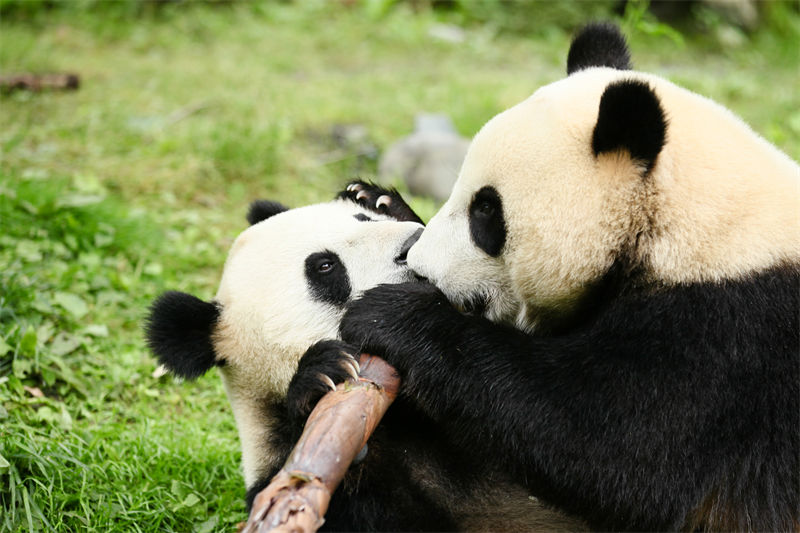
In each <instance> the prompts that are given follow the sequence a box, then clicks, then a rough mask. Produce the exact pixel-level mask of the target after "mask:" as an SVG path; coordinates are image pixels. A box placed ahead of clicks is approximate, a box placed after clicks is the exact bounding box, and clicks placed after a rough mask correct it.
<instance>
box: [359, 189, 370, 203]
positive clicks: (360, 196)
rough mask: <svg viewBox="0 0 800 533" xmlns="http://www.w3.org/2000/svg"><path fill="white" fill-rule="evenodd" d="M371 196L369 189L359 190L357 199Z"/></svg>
mask: <svg viewBox="0 0 800 533" xmlns="http://www.w3.org/2000/svg"><path fill="white" fill-rule="evenodd" d="M368 197H369V193H368V192H367V191H362V190H359V191H358V194H356V201H359V200H363V199H365V198H368Z"/></svg>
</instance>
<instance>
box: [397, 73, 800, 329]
mask: <svg viewBox="0 0 800 533" xmlns="http://www.w3.org/2000/svg"><path fill="white" fill-rule="evenodd" d="M637 84H638V85H637ZM617 87H620V88H621V89H622V90H621V91H619V92H623V91H625V96H626V97H629V96H630V95H634V96H636V95H638V94H640V93H642V92H644V91H648V92H649V96H650V98H652V99H654V100H655V103H653V104H651V107H653V106H654V107H655V108H658V107H660V108H661V109H662V110H663V112H664V114H665V115H666V116H665V117H664V118H665V119H666V120H665V124H666V125H665V126H664V125H662V131H664V130H665V132H666V135H665V140H664V141H663V144H662V143H659V142H658V140H657V139H656V140H652V139H646V140H645V142H643V143H642V144H647V143H649V145H651V146H654V147H655V148H656V151H655V153H653V154H652V158H651V160H650V161H644V160H641V159H637V158H634V157H632V156H631V152H629V151H628V150H627V149H626V148H624V147H622V148H619V149H614V148H613V146H612V147H611V148H608V149H597V148H596V147H595V145H594V144H593V143H594V141H595V137H594V136H595V132H596V129H597V128H598V126H599V125H600V118H599V117H600V115H601V114H600V113H599V110H600V108H601V106H602V105H604V104H606V103H608V102H611V104H609V106H608V107H607V108H605V109H608V108H609V107H610V108H612V110H613V114H611V115H603V116H604V117H605V118H606V120H605V122H604V123H603V126H605V127H606V128H610V129H611V130H612V131H611V133H610V135H611V136H614V135H622V136H624V135H626V134H627V133H626V132H627V131H637V133H636V134H634V135H632V138H631V137H629V138H625V139H623V142H630V143H633V145H634V146H636V144H637V142H638V140H639V137H637V135H639V136H641V137H646V136H647V135H648V134H649V133H650V131H649V129H648V128H649V125H648V124H647V123H642V121H639V123H638V124H635V128H634V127H632V126H631V128H632V129H631V130H626V128H628V127H629V126H627V125H624V126H619V124H623V123H624V124H627V123H626V122H624V121H626V120H628V121H631V120H633V121H636V120H637V118H636V117H637V115H636V113H631V112H628V111H627V109H630V106H631V105H636V104H637V103H638V102H636V101H635V98H634V100H633V101H632V100H628V99H624V100H622V101H621V103H620V104H619V105H616V106H615V105H614V101H613V100H612V99H610V98H609V99H606V98H605V97H606V95H607V94H610V93H613V92H614V91H609V90H608V89H609V88H611V89H615V88H617ZM643 88H644V90H642V89H643ZM645 96H647V95H645ZM616 113H619V114H620V115H622V116H619V117H618V116H617V115H616ZM626 113H628V115H627V116H626V115H625V114H626ZM636 128H638V129H636ZM657 128H658V125H657V124H654V125H653V130H656V129H657ZM601 131H603V132H605V130H601ZM662 138H663V137H662ZM601 140H602V139H601ZM797 176H798V168H797V165H796V164H795V163H793V162H792V161H791V160H790V159H789V158H788V157H786V156H785V155H784V154H782V153H780V152H779V151H778V150H777V149H775V148H774V147H772V146H770V145H769V144H768V143H766V142H764V141H763V139H761V138H759V137H758V136H757V135H755V134H754V133H753V132H752V131H751V130H750V129H749V128H748V127H747V126H746V125H745V124H743V123H742V122H741V121H740V120H738V119H737V118H736V117H734V116H733V115H732V114H731V113H730V112H729V111H727V110H725V109H724V108H722V107H721V106H719V105H717V104H715V103H714V102H711V101H710V100H707V99H705V98H703V97H701V96H698V95H696V94H694V93H691V92H690V91H687V90H685V89H682V88H680V87H677V86H675V85H673V84H671V83H670V82H668V81H666V80H663V79H661V78H659V77H657V76H653V75H650V74H645V73H641V72H634V71H620V70H615V69H611V68H603V67H599V68H588V69H586V70H582V71H579V72H575V73H573V74H571V75H570V76H568V77H567V78H565V79H563V80H560V81H558V82H555V83H553V84H550V85H547V86H545V87H542V88H540V89H539V90H538V91H536V92H535V93H534V94H533V95H532V96H531V97H530V98H528V99H527V100H525V101H523V102H521V103H520V104H518V105H516V106H514V107H513V108H511V109H509V110H507V111H505V112H503V113H501V114H500V115H498V116H496V117H494V118H493V119H492V120H490V121H489V122H488V123H487V124H486V125H485V126H484V127H483V128H482V129H481V131H480V132H479V133H478V134H477V135H476V137H475V138H474V140H473V142H472V144H471V145H470V148H469V151H468V152H467V156H466V158H465V161H464V164H463V167H462V169H461V173H460V175H459V178H458V180H457V182H456V183H455V185H454V188H453V192H452V194H451V196H450V198H449V199H448V201H447V202H446V204H445V205H444V206H443V207H442V209H441V211H440V212H439V213H438V214H437V215H436V216H434V217H433V219H431V221H430V222H429V223H428V225H427V226H426V229H425V231H424V232H423V234H422V236H421V238H420V239H419V241H418V242H417V243H416V244H415V245H414V246H413V247H412V249H411V251H410V252H409V255H408V262H409V265H410V266H411V267H412V268H413V269H414V270H415V271H416V272H418V273H419V274H420V275H422V276H425V277H427V278H428V279H430V280H431V281H432V282H433V283H435V284H436V285H437V286H438V287H439V288H440V289H441V290H442V291H443V292H444V293H445V294H446V295H447V296H448V298H449V299H450V300H451V301H453V302H454V303H455V304H456V305H461V306H464V307H466V308H470V307H475V306H473V305H470V302H480V304H482V305H479V306H477V307H478V310H480V311H483V312H484V314H485V316H487V317H488V318H490V319H492V320H497V321H504V322H508V323H512V324H515V325H516V326H518V327H520V328H523V329H526V330H534V329H536V328H537V327H538V326H539V325H542V324H544V323H546V322H558V321H559V320H561V319H562V318H569V317H570V316H571V314H573V312H574V311H575V310H576V309H578V308H579V307H580V306H581V305H582V304H583V303H584V302H585V300H584V296H586V295H587V294H588V293H589V291H590V290H591V289H593V288H594V287H597V286H599V285H600V284H601V283H602V282H603V280H604V279H605V276H606V274H607V273H609V272H613V269H614V268H616V266H617V265H618V261H619V259H620V257H621V256H623V255H624V256H625V260H626V261H627V264H626V265H635V266H636V268H637V269H639V270H638V271H639V273H640V274H641V276H642V277H643V279H645V280H651V281H653V282H655V283H663V282H667V283H680V282H687V281H688V282H691V281H698V280H716V279H723V278H736V277H738V276H741V275H746V274H747V273H748V272H750V271H753V270H756V269H763V268H765V267H767V266H769V265H773V264H776V263H779V262H780V261H786V260H794V259H796V258H797V257H798V255H800V246H798V243H800V225H798V224H797V213H798V209H797V191H798V185H799V184H798V180H797Z"/></svg>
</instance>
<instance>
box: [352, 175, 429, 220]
mask: <svg viewBox="0 0 800 533" xmlns="http://www.w3.org/2000/svg"><path fill="white" fill-rule="evenodd" d="M336 197H337V198H340V199H344V200H350V201H352V202H355V203H357V204H358V205H360V206H362V207H364V208H365V209H369V210H370V211H373V212H375V213H378V214H381V215H386V216H390V217H392V218H394V219H395V220H399V221H401V222H417V223H419V224H422V223H423V222H422V219H421V218H419V217H418V216H417V214H416V213H415V212H414V211H413V210H412V209H411V208H410V207H409V206H408V204H407V203H406V201H405V200H403V197H402V196H400V193H399V192H397V190H395V189H386V188H383V187H381V186H380V185H375V184H374V183H371V182H368V181H363V180H357V181H354V182H352V183H350V184H348V185H347V188H345V190H343V191H341V192H340V193H339V194H338V195H337V196H336Z"/></svg>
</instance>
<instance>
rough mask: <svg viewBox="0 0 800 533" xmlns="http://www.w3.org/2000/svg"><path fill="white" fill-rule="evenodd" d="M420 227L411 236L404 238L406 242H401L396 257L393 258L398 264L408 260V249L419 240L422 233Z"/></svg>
mask: <svg viewBox="0 0 800 533" xmlns="http://www.w3.org/2000/svg"><path fill="white" fill-rule="evenodd" d="M422 229H423V228H419V229H418V230H417V231H415V232H414V233H412V234H411V237H409V238H408V239H406V242H404V243H403V246H402V247H401V248H400V253H399V254H398V255H397V257H395V258H394V262H395V263H397V264H398V265H405V264H406V262H407V260H408V251H409V250H410V249H411V247H412V246H414V243H415V242H417V241H418V240H419V236H420V235H422Z"/></svg>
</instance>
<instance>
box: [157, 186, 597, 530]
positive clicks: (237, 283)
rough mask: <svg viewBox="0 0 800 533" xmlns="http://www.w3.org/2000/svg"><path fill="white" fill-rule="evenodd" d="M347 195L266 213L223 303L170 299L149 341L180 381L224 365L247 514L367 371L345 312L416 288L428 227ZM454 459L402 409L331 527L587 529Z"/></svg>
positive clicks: (231, 270) (388, 196) (396, 208)
mask: <svg viewBox="0 0 800 533" xmlns="http://www.w3.org/2000/svg"><path fill="white" fill-rule="evenodd" d="M339 196H340V197H339V199H337V200H335V201H333V202H329V203H325V204H319V205H312V206H308V207H301V208H297V209H291V210H289V209H287V208H285V207H283V206H282V205H280V204H277V203H274V202H268V201H261V202H256V203H254V204H253V206H252V207H251V210H250V213H249V215H248V221H249V222H250V223H251V224H253V225H252V226H251V227H250V228H248V229H247V230H246V231H244V232H243V233H242V234H241V235H240V236H239V237H238V238H237V239H236V241H235V242H234V244H233V246H232V248H231V251H230V255H229V257H228V259H227V261H226V263H225V269H224V272H223V275H222V280H221V282H220V287H219V290H218V292H217V295H216V297H215V299H214V300H213V301H212V302H204V301H202V300H199V299H197V298H195V297H193V296H191V295H188V294H184V293H178V292H168V293H165V294H164V295H162V296H161V297H159V298H158V299H157V300H156V301H155V302H154V304H153V306H152V309H151V312H150V316H149V319H148V326H147V337H148V343H149V345H150V347H151V349H152V350H153V352H154V353H155V354H156V355H157V357H158V359H159V361H160V362H161V363H162V364H164V365H165V366H166V367H167V368H168V369H169V370H171V371H172V372H173V373H175V374H177V375H179V376H183V377H186V378H194V377H198V376H200V375H202V374H203V373H205V372H206V371H207V370H209V369H210V368H211V367H213V366H219V367H220V372H221V374H222V378H223V381H224V383H225V388H226V391H227V394H228V398H229V400H230V403H231V406H232V408H233V412H234V415H235V417H236V424H237V427H238V429H239V436H240V440H241V445H242V463H243V467H244V475H245V483H246V485H247V488H248V497H247V500H248V507H249V506H250V505H251V503H252V499H253V498H254V497H255V495H256V493H257V492H258V491H259V490H260V489H262V488H263V487H265V486H266V485H267V484H268V482H269V480H270V479H271V478H272V476H273V475H274V474H275V473H276V472H277V470H278V469H279V468H280V467H281V466H282V465H283V463H284V461H285V459H286V457H287V456H288V454H289V452H290V451H291V449H292V448H293V446H294V444H295V442H296V441H297V439H298V437H299V436H300V433H301V431H302V428H303V424H304V422H305V419H306V418H307V416H308V414H309V413H310V411H311V409H312V408H313V407H314V405H315V404H316V401H317V400H318V399H319V398H320V397H321V396H322V395H323V394H324V393H325V392H327V391H328V390H330V388H331V387H332V386H333V383H334V382H341V381H343V380H345V379H347V378H348V377H350V376H351V375H353V374H355V373H356V367H357V363H356V362H355V360H354V359H353V358H352V357H351V356H350V355H349V354H350V353H355V347H353V346H351V345H346V344H344V343H342V342H341V341H337V340H332V339H336V337H337V336H338V327H339V321H340V319H341V317H342V314H343V313H344V309H345V305H346V304H347V303H348V302H350V301H351V300H352V299H353V298H355V297H357V296H359V295H360V294H362V293H363V291H365V290H366V289H369V288H371V287H375V286H376V285H378V284H379V283H399V282H403V281H410V280H413V279H414V275H413V273H412V271H411V270H410V269H409V268H408V266H407V264H406V257H405V254H406V252H407V250H408V248H409V247H410V245H411V244H412V243H413V242H414V241H415V240H416V238H417V237H418V236H419V233H420V232H421V230H422V225H421V224H420V220H419V218H418V217H417V216H416V215H415V214H414V213H413V211H411V209H410V208H409V207H408V206H407V205H406V204H405V202H404V201H403V200H402V198H401V197H400V196H399V195H398V194H397V193H396V192H394V191H386V190H383V189H380V188H378V187H374V186H371V185H369V184H366V183H363V182H357V183H354V184H352V185H351V186H349V187H348V190H346V191H344V192H342V193H341V194H340V195H339ZM325 339H328V340H325ZM304 352H305V354H304ZM301 356H302V357H301ZM298 361H299V363H298ZM452 448H453V447H452V444H451V443H450V442H449V441H448V440H447V438H445V437H443V436H442V435H440V434H439V433H438V431H437V429H436V427H435V426H434V425H433V424H432V423H431V421H430V420H429V419H428V418H427V417H425V416H422V415H420V414H419V413H418V412H417V411H416V410H414V409H412V408H410V407H409V406H408V405H407V404H404V402H403V401H397V402H395V403H394V405H393V406H392V408H391V409H390V410H389V412H388V413H387V415H386V417H385V418H384V420H383V421H382V422H381V424H380V425H379V426H378V430H377V431H376V432H375V434H374V435H373V437H372V438H371V439H370V441H369V451H368V453H367V454H366V458H365V459H364V460H363V461H362V462H361V463H360V464H358V465H357V466H354V467H352V468H351V469H350V471H349V472H348V474H347V476H346V477H345V479H344V481H343V482H342V485H341V486H340V487H339V489H337V491H336V492H335V493H334V495H333V498H332V501H331V505H330V509H329V510H328V513H327V514H326V517H325V520H326V522H325V527H324V529H329V530H346V531H354V530H383V531H386V530H401V531H408V530H465V529H474V530H486V529H488V528H491V527H497V524H506V525H508V527H509V528H510V529H513V530H519V531H522V530H531V529H537V528H542V527H544V528H547V529H551V530H552V529H557V528H563V529H566V530H574V529H576V528H578V527H580V526H581V524H579V523H578V522H576V521H569V520H567V519H564V518H561V517H560V516H559V515H556V514H555V513H553V512H551V511H548V510H544V509H542V507H541V506H540V504H538V502H535V501H531V500H530V499H529V497H528V493H527V491H525V490H523V489H521V488H520V487H519V486H516V487H515V486H512V485H510V484H507V483H503V482H502V480H500V479H497V476H493V475H491V474H490V473H488V472H486V471H485V469H484V468H483V466H482V464H481V463H480V462H475V461H473V460H472V459H471V457H470V455H469V453H468V452H465V453H463V454H459V453H458V452H454V451H453V450H452Z"/></svg>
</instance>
